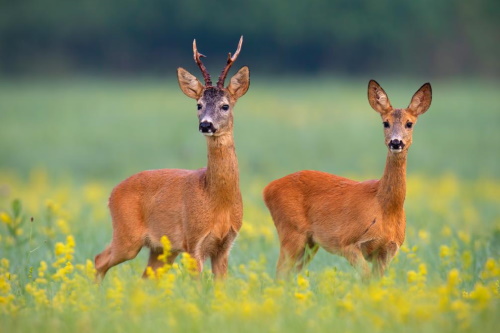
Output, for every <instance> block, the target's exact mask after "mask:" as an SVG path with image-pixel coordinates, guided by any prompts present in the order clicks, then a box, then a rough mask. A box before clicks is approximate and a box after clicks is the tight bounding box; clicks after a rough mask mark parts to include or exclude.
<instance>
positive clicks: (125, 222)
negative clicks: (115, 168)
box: [95, 37, 250, 280]
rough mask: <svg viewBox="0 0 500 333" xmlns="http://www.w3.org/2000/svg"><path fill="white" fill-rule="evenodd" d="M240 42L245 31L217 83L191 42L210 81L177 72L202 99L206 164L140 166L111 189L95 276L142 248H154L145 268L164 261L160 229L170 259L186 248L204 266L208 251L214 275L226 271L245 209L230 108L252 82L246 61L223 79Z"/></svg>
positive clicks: (200, 113) (185, 86)
mask: <svg viewBox="0 0 500 333" xmlns="http://www.w3.org/2000/svg"><path fill="white" fill-rule="evenodd" d="M242 42H243V37H241V39H240V42H239V44H238V49H237V50H236V52H235V54H234V55H233V56H231V53H229V55H228V59H227V63H226V66H225V68H224V70H223V71H222V73H221V75H220V77H219V81H218V82H217V86H213V85H212V81H211V79H210V74H209V73H208V71H207V70H206V68H205V66H204V65H203V63H202V61H201V57H204V55H202V54H200V53H199V52H198V50H197V47H196V40H195V41H193V52H194V59H195V62H196V63H197V65H198V67H199V68H200V70H201V72H202V74H203V77H204V79H205V85H203V84H202V83H200V81H198V80H197V79H196V77H194V76H193V75H191V74H190V73H189V72H188V71H186V70H185V69H183V68H178V69H177V78H178V81H179V86H180V88H181V90H182V91H183V92H184V94H186V95H187V96H188V97H191V98H193V99H196V101H197V107H198V120H199V131H200V132H201V133H203V134H204V135H205V137H206V142H207V150H208V163H207V167H206V168H201V169H198V170H179V169H162V170H151V171H143V172H140V173H138V174H135V175H133V176H131V177H130V178H128V179H126V180H124V181H123V182H121V183H120V184H118V185H117V186H116V187H115V188H114V189H113V191H112V193H111V197H110V198H109V209H110V212H111V217H112V223H113V237H112V241H111V244H110V245H109V246H108V247H107V248H106V249H105V250H104V251H103V252H102V253H100V254H98V255H97V256H96V257H95V267H96V270H97V274H96V277H97V279H98V280H101V279H102V278H104V275H105V274H106V272H107V271H108V269H110V268H111V267H113V266H115V265H117V264H119V263H121V262H124V261H126V260H130V259H133V258H134V257H135V256H136V255H137V253H138V252H139V251H140V250H141V248H142V247H143V246H146V247H149V248H150V255H149V262H148V266H149V267H151V268H153V269H157V268H158V267H160V266H161V265H162V264H163V263H162V262H161V261H159V260H158V255H160V254H161V253H162V250H163V249H162V245H161V242H160V239H161V237H162V236H163V235H166V236H167V237H168V238H169V240H170V242H171V245H172V249H171V254H170V256H169V258H168V259H167V262H168V263H169V264H172V263H173V261H174V260H175V258H176V256H177V255H178V254H179V253H180V252H187V253H189V254H190V255H191V256H192V257H193V258H194V259H196V261H197V264H198V269H199V271H201V270H202V269H203V263H204V261H205V259H207V258H208V257H210V258H211V262H212V271H213V273H214V275H215V277H216V278H221V277H224V276H225V275H226V273H227V263H228V256H229V251H230V249H231V245H232V243H233V241H234V239H235V238H236V235H237V233H238V231H239V229H240V227H241V223H242V215H243V213H242V210H243V206H242V200H241V193H240V189H239V174H238V160H237V159H236V153H235V148H234V139H233V107H234V106H235V104H236V101H237V100H238V99H239V98H240V97H241V96H243V95H244V94H245V93H246V92H247V90H248V87H249V85H250V72H249V70H248V67H246V66H244V67H242V68H241V69H240V70H239V71H238V72H237V73H236V74H235V75H234V76H233V77H232V78H231V81H230V83H229V85H228V86H227V87H224V81H225V78H226V76H227V73H228V71H229V69H230V68H231V66H232V64H233V63H234V61H235V60H236V58H237V57H238V55H239V53H240V50H241V45H242ZM145 275H146V271H145V272H144V275H143V276H145Z"/></svg>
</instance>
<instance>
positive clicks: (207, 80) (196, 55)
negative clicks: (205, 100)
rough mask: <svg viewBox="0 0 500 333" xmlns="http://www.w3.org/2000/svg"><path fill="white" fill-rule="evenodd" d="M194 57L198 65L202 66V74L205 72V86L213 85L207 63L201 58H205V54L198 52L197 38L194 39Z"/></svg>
mask: <svg viewBox="0 0 500 333" xmlns="http://www.w3.org/2000/svg"><path fill="white" fill-rule="evenodd" d="M193 57H194V61H195V62H196V64H197V65H198V67H200V70H201V74H203V78H204V79H205V87H211V86H212V80H211V79H210V74H209V73H208V71H207V68H206V67H205V65H203V63H202V62H201V59H200V58H205V56H204V55H203V54H201V53H200V52H198V48H197V47H196V39H194V40H193Z"/></svg>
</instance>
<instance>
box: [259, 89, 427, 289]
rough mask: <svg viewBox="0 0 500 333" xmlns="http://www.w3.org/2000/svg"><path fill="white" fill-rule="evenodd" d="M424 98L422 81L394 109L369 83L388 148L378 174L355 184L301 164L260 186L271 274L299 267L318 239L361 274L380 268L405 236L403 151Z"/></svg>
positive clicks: (283, 273)
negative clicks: (271, 242) (273, 252)
mask: <svg viewBox="0 0 500 333" xmlns="http://www.w3.org/2000/svg"><path fill="white" fill-rule="evenodd" d="M431 99H432V91H431V85H430V84H429V83H426V84H424V85H423V86H422V87H421V88H420V89H419V90H418V91H417V92H416V93H415V94H414V95H413V98H412V100H411V102H410V105H409V106H408V107H407V108H406V109H394V108H393V107H392V106H391V103H390V102H389V99H388V97H387V94H386V93H385V92H384V90H383V89H382V87H380V85H379V84H378V83H377V82H375V81H373V80H371V81H370V82H369V84H368V100H369V102H370V105H371V107H372V108H373V109H375V111H377V112H378V113H379V114H380V115H381V117H382V121H383V125H384V133H385V144H386V146H387V147H388V150H389V151H388V153H387V160H386V166H385V171H384V174H383V176H382V178H381V179H380V180H368V181H364V182H357V181H354V180H350V179H346V178H342V177H339V176H336V175H332V174H329V173H325V172H319V171H309V170H304V171H300V172H297V173H293V174H290V175H288V176H285V177H283V178H280V179H277V180H275V181H272V182H271V183H270V184H269V185H267V187H266V188H265V189H264V200H265V202H266V205H267V207H268V208H269V210H270V212H271V216H272V218H273V220H274V224H275V226H276V229H277V231H278V235H279V240H280V256H279V260H278V265H277V275H278V277H285V276H287V275H288V274H289V273H290V272H291V271H294V270H295V271H298V270H300V269H301V268H302V267H303V265H304V264H305V263H307V262H308V261H309V260H311V259H312V257H313V256H314V254H315V253H316V251H317V249H318V245H319V246H321V247H322V248H324V249H325V250H326V251H328V252H330V253H334V254H338V255H342V256H344V257H345V258H346V259H347V260H348V261H349V263H350V264H351V265H352V266H354V267H355V268H357V269H358V270H359V271H360V274H361V276H362V278H363V280H367V279H368V278H369V277H370V275H371V274H373V275H376V276H381V275H382V274H383V273H384V270H385V268H386V267H387V265H388V264H389V262H390V261H391V260H392V258H393V257H394V256H395V254H396V252H397V251H398V249H399V247H400V246H401V244H402V243H403V241H404V238H405V226H406V218H405V213H404V208H403V204H404V200H405V195H406V157H407V153H408V148H409V147H410V145H411V143H412V130H413V125H414V124H415V123H416V122H417V118H418V116H420V115H421V114H423V113H424V112H425V111H427V109H428V108H429V106H430V104H431ZM307 248H310V251H307ZM367 261H370V262H372V263H373V267H372V273H370V270H369V267H368V263H367Z"/></svg>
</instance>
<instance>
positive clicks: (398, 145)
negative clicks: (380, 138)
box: [389, 139, 405, 149]
mask: <svg viewBox="0 0 500 333" xmlns="http://www.w3.org/2000/svg"><path fill="white" fill-rule="evenodd" d="M404 146H405V144H404V143H403V141H402V140H398V139H392V140H391V141H390V142H389V148H391V149H403V148H404Z"/></svg>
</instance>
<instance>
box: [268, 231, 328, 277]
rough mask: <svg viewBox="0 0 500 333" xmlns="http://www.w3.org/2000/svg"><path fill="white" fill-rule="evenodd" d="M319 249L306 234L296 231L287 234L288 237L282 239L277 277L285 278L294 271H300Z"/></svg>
mask: <svg viewBox="0 0 500 333" xmlns="http://www.w3.org/2000/svg"><path fill="white" fill-rule="evenodd" d="M308 247H309V248H310V249H311V250H310V251H308ZM317 250H318V247H317V246H315V244H314V243H312V241H311V240H310V239H309V238H308V236H307V235H305V234H301V233H299V232H294V233H293V234H288V235H286V238H284V239H282V240H281V247H280V256H279V259H278V265H277V267H276V277H277V278H279V279H284V278H287V277H289V276H290V273H292V272H299V271H300V270H302V268H303V267H304V265H305V264H307V263H308V262H309V261H310V260H311V259H312V258H313V257H314V255H315V254H316V252H317Z"/></svg>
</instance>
